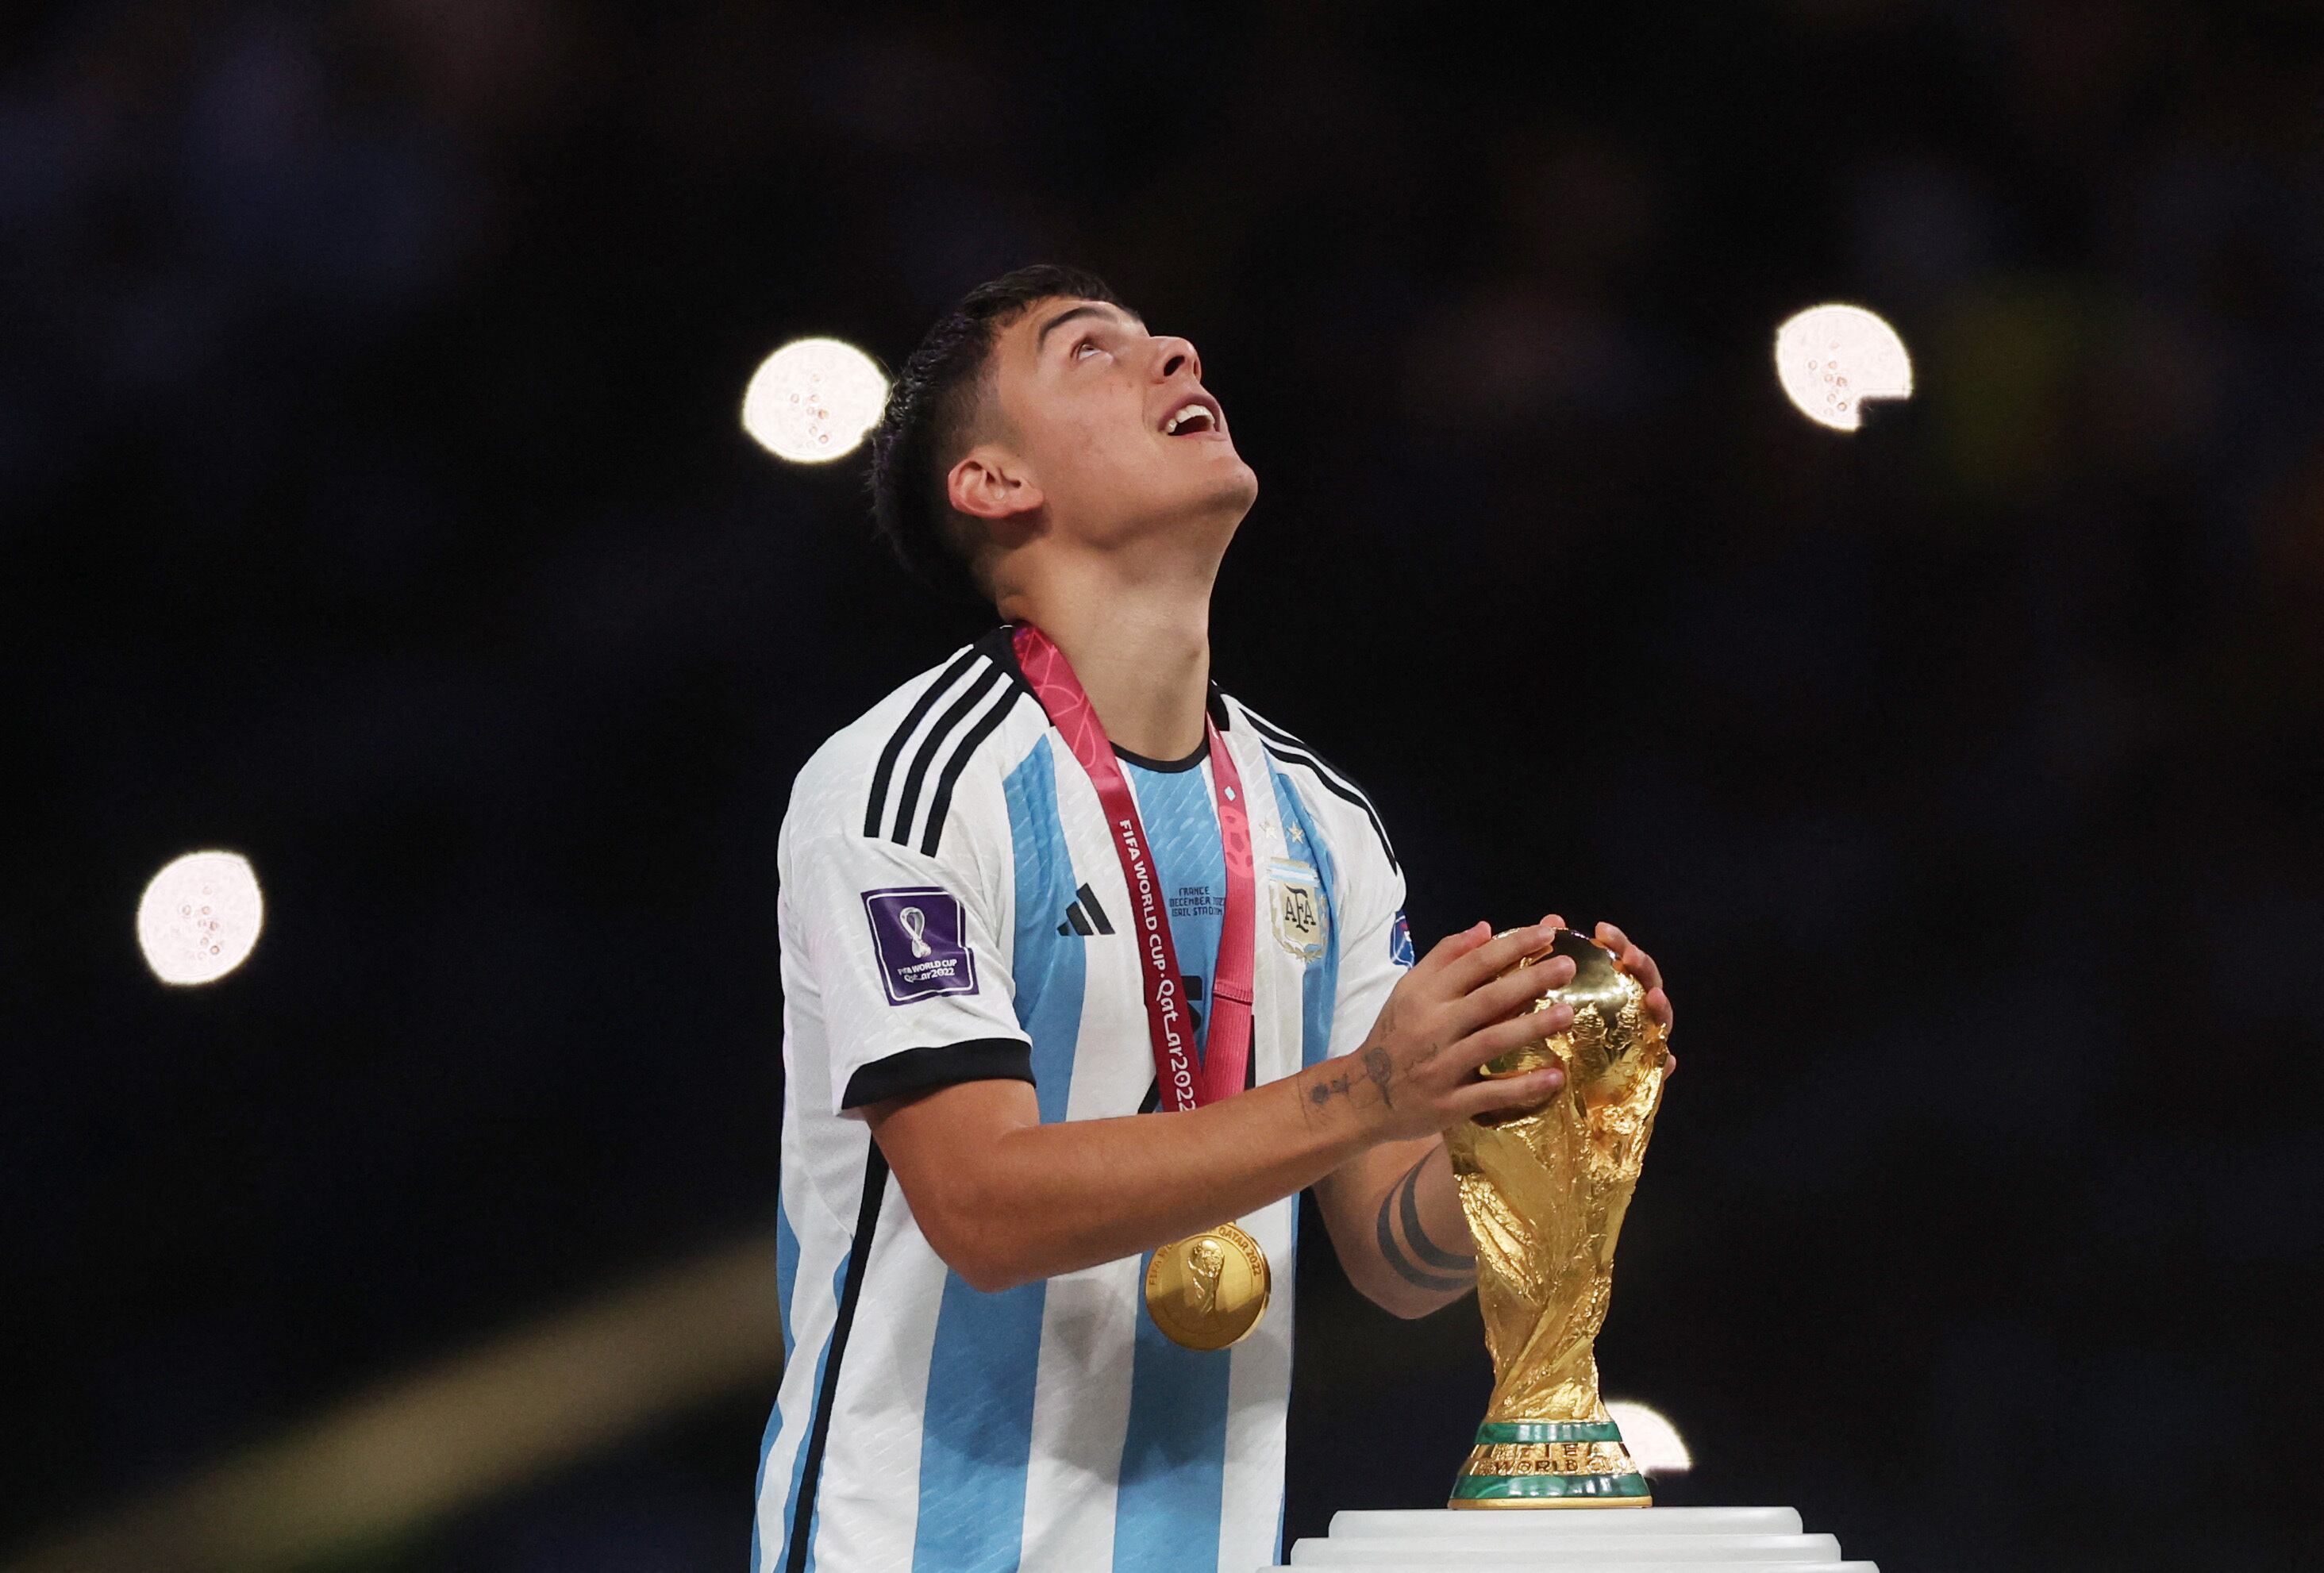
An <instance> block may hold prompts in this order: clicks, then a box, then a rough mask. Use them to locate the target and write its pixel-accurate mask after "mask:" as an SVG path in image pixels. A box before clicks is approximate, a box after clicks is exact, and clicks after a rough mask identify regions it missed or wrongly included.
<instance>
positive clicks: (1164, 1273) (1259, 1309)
mask: <svg viewBox="0 0 2324 1573" xmlns="http://www.w3.org/2000/svg"><path fill="white" fill-rule="evenodd" d="M1270 1289H1271V1283H1270V1282H1269V1279H1268V1271H1267V1253H1266V1252H1265V1251H1262V1250H1260V1249H1259V1242H1258V1241H1257V1240H1255V1239H1252V1238H1251V1237H1250V1236H1249V1235H1247V1234H1245V1233H1243V1232H1242V1230H1240V1229H1239V1228H1236V1227H1235V1226H1234V1225H1232V1224H1231V1223H1222V1224H1221V1225H1219V1226H1218V1227H1217V1228H1207V1229H1204V1230H1203V1232H1202V1233H1201V1234H1198V1235H1194V1236H1192V1237H1188V1238H1186V1239H1183V1240H1177V1241H1175V1242H1173V1243H1172V1244H1170V1245H1167V1246H1163V1247H1161V1249H1159V1250H1157V1251H1156V1252H1155V1253H1154V1260H1153V1262H1152V1263H1151V1264H1149V1265H1148V1267H1147V1269H1146V1314H1147V1315H1148V1316H1150V1317H1152V1318H1153V1319H1154V1325H1155V1326H1156V1327H1157V1328H1160V1329H1162V1333H1163V1336H1164V1337H1165V1338H1168V1339H1169V1340H1170V1341H1171V1342H1172V1343H1174V1344H1183V1345H1185V1347H1186V1348H1190V1349H1223V1348H1226V1347H1227V1346H1228V1345H1229V1344H1232V1343H1237V1342H1240V1340H1241V1339H1243V1338H1248V1337H1250V1329H1253V1328H1255V1327H1257V1326H1258V1325H1259V1318H1260V1317H1262V1316H1265V1315H1266V1314H1267V1298H1268V1292H1269V1291H1270Z"/></svg>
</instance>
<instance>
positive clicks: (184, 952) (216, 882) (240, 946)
mask: <svg viewBox="0 0 2324 1573" xmlns="http://www.w3.org/2000/svg"><path fill="white" fill-rule="evenodd" d="M265 921H266V903H265V900H264V898H263V897H261V896H260V895H259V893H258V876H257V874H256V873H255V872H254V871H253V870H252V869H251V866H250V860H249V859H247V858H245V857H244V856H242V855H241V854H240V853H238V852H188V853H187V854H186V855H185V856H184V857H182V858H176V859H172V860H171V861H170V862H167V863H165V864H163V865H162V866H161V872H160V873H158V874H156V875H154V876H153V878H152V879H151V880H150V881H148V882H147V884H146V886H145V895H144V897H143V899H142V900H140V901H139V902H138V903H137V943H138V947H139V948H140V949H142V950H143V952H145V964H146V965H147V966H149V967H151V968H152V969H153V976H155V977H156V978H159V979H160V980H161V981H162V982H164V983H172V984H192V983H215V982H217V980H219V979H221V978H223V977H225V976H226V974H227V973H228V972H231V971H233V970H235V968H236V967H239V966H241V965H242V964H243V962H244V961H247V960H249V958H250V952H251V947H252V946H254V945H255V944H257V943H258V931H259V929H260V927H261V926H263V924H264V923H265Z"/></svg>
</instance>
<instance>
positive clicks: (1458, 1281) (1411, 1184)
mask: <svg viewBox="0 0 2324 1573" xmlns="http://www.w3.org/2000/svg"><path fill="white" fill-rule="evenodd" d="M1427 1166H1428V1160H1427V1159H1425V1158H1423V1159H1422V1160H1421V1161H1420V1162H1419V1163H1417V1164H1414V1165H1413V1166H1412V1169H1411V1171H1410V1172H1409V1173H1406V1175H1405V1177H1404V1180H1403V1182H1401V1183H1400V1184H1398V1185H1397V1186H1396V1187H1395V1188H1394V1189H1393V1190H1391V1191H1389V1192H1388V1196H1387V1197H1386V1198H1385V1199H1383V1200H1381V1202H1380V1210H1379V1252H1380V1255H1381V1256H1383V1257H1385V1258H1386V1259H1387V1261H1388V1265H1389V1267H1391V1268H1393V1269H1394V1270H1395V1272H1396V1275H1397V1277H1399V1278H1401V1279H1403V1280H1404V1281H1405V1282H1406V1283H1409V1284H1411V1285H1412V1286H1413V1287H1414V1288H1416V1289H1425V1290H1427V1291H1429V1292H1432V1293H1435V1294H1451V1293H1454V1292H1458V1291H1460V1290H1463V1289H1466V1288H1468V1287H1469V1286H1470V1284H1471V1282H1472V1280H1471V1277H1470V1276H1469V1275H1470V1274H1474V1273H1475V1272H1476V1270H1477V1258H1476V1257H1475V1256H1462V1255H1459V1254H1457V1253H1455V1252H1452V1251H1448V1250H1445V1249H1444V1248H1443V1246H1439V1245H1437V1244H1436V1242H1434V1240H1432V1239H1430V1238H1429V1237H1428V1236H1427V1234H1426V1233H1425V1231H1424V1230H1423V1229H1422V1228H1421V1226H1420V1202H1419V1200H1418V1198H1417V1196H1416V1194H1415V1193H1416V1191H1417V1190H1418V1188H1419V1185H1420V1172H1421V1170H1423V1169H1425V1168H1426V1167H1427ZM1391 1213H1394V1214H1395V1215H1396V1216H1397V1221H1398V1222H1401V1223H1402V1224H1403V1225H1404V1237H1405V1241H1406V1244H1408V1245H1409V1246H1411V1247H1412V1249H1411V1251H1410V1253H1409V1254H1406V1251H1405V1249H1404V1246H1399V1245H1398V1244H1397V1238H1396V1229H1395V1228H1394V1226H1393V1225H1391V1223H1390V1222H1389V1215H1390V1214H1391ZM1414 1256H1417V1257H1419V1258H1420V1262H1421V1263H1422V1264H1425V1266H1424V1265H1419V1264H1416V1263H1415V1262H1414V1261H1413V1259H1412V1258H1413V1257H1414ZM1429 1267H1435V1268H1439V1269H1441V1270H1442V1271H1440V1272H1435V1273H1432V1272H1429V1271H1428V1270H1427V1269H1428V1268H1429ZM1455 1273H1457V1274H1462V1276H1460V1277H1451V1276H1447V1275H1446V1274H1455Z"/></svg>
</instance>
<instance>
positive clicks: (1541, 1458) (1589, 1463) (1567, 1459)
mask: <svg viewBox="0 0 2324 1573" xmlns="http://www.w3.org/2000/svg"><path fill="white" fill-rule="evenodd" d="M1654 1502H1655V1499H1654V1496H1653V1495H1652V1494H1651V1493H1650V1492H1649V1491H1648V1490H1647V1489H1646V1476H1643V1475H1641V1474H1639V1473H1638V1467H1637V1465H1636V1464H1634V1463H1632V1462H1631V1461H1630V1452H1629V1449H1627V1448H1625V1447H1624V1446H1623V1445H1622V1432H1621V1428H1620V1427H1618V1426H1617V1425H1616V1424H1615V1423H1614V1422H1613V1421H1610V1420H1597V1421H1486V1422H1485V1423H1484V1424H1483V1425H1480V1426H1479V1427H1478V1428H1477V1445H1476V1446H1475V1447H1474V1448H1472V1449H1470V1452H1469V1458H1468V1461H1467V1462H1466V1463H1464V1464H1462V1466H1461V1473H1460V1474H1459V1475H1458V1476H1454V1478H1453V1481H1452V1501H1451V1502H1448V1503H1446V1504H1445V1505H1446V1506H1447V1507H1453V1508H1471V1507H1517V1508H1543V1507H1652V1506H1653V1505H1654Z"/></svg>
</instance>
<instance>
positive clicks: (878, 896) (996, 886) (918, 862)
mask: <svg viewBox="0 0 2324 1573" xmlns="http://www.w3.org/2000/svg"><path fill="white" fill-rule="evenodd" d="M805 785H806V784H805V783H804V782H802V787H805ZM800 796H801V795H798V794H795V796H794V799H793V801H794V805H795V809H794V817H793V823H787V824H786V826H785V835H784V846H783V850H782V858H781V874H782V878H783V891H784V899H785V903H786V905H787V906H788V913H787V923H786V936H787V940H788V943H790V944H791V945H792V946H793V947H795V948H797V949H801V950H803V951H804V952H805V958H804V959H805V964H806V968H807V971H808V973H809V975H810V977H811V980H812V985H813V989H814V993H815V995H816V1005H817V1007H818V1008H819V1010H820V1013H821V1016H822V1026H823V1039H824V1043H825V1049H826V1058H827V1063H828V1067H829V1077H830V1090H829V1098H830V1107H831V1110H832V1112H833V1113H834V1114H839V1115H847V1114H855V1115H859V1116H860V1114H861V1112H862V1109H863V1108H864V1107H865V1106H866V1105H868V1104H872V1103H878V1102H880V1101H881V1100H882V1099H890V1098H897V1097H901V1096H904V1095H906V1094H908V1093H915V1092H927V1091H932V1090H935V1089H936V1088H939V1087H947V1086H951V1085H953V1084H954V1083H957V1082H962V1081H995V1080H1012V1081H1031V1080H1032V1079H1033V1065H1032V1044H1031V1040H1030V1039H1029V1038H1028V1035H1026V1032H1025V1029H1024V1028H1023V1026H1021V1025H1019V1022H1018V1019H1017V1012H1016V1007H1015V1005H1014V1004H1013V1000H1014V998H1015V992H1016V990H1015V988H1014V986H1013V982H1012V980H1011V978H1010V956H1009V951H1008V948H1007V947H1006V946H1005V945H1004V944H1003V943H1001V942H1002V936H1003V935H1005V934H1008V933H1009V932H1010V931H1009V927H1008V915H1007V914H1006V913H1005V912H1004V911H1002V910H1001V888H1002V887H1001V882H1000V881H999V880H998V879H995V878H990V877H989V872H990V869H991V865H992V863H993V860H994V859H993V855H992V854H993V851H994V849H992V848H991V846H990V845H988V844H985V843H984V842H982V841H981V840H980V838H979V837H977V836H976V835H974V834H973V833H968V830H969V827H966V826H964V825H962V824H960V823H958V822H959V820H960V819H961V818H962V816H961V815H960V814H954V823H953V824H952V825H951V826H950V827H949V829H948V832H947V833H946V834H945V837H944V841H943V844H942V846H941V847H940V849H939V850H938V851H936V853H934V854H929V853H926V852H923V851H921V850H920V849H919V848H918V847H917V846H908V845H904V844H901V843H899V842H895V841H892V840H889V839H886V838H884V837H881V836H878V835H867V834H865V833H863V831H862V824H861V823H853V824H851V823H847V820H848V818H849V817H851V816H852V815H860V814H862V807H861V805H859V804H856V803H854V802H853V800H852V799H849V798H847V797H846V796H844V794H838V793H834V794H829V795H827V796H830V797H833V798H835V799H837V801H836V802H835V803H831V804H821V805H819V804H816V803H813V802H809V803H807V804H805V805H801V804H800ZM834 808H835V809H837V810H838V811H837V812H831V810H832V809H834ZM819 809H820V810H822V811H820V812H818V810H819ZM802 1090H803V1091H804V1090H805V1089H802Z"/></svg>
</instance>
